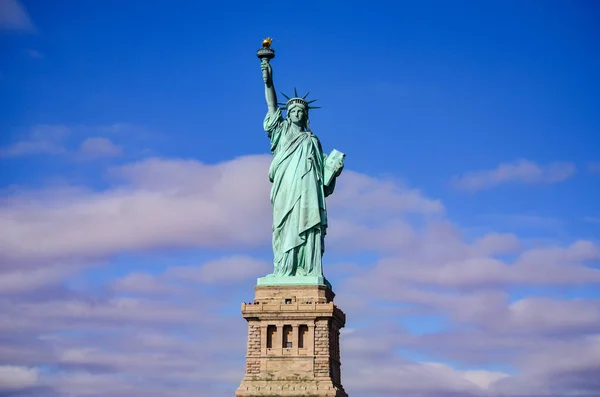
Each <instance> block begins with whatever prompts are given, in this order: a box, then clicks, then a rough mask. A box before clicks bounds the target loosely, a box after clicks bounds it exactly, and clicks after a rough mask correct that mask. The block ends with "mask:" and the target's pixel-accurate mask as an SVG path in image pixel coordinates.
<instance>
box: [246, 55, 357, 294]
mask: <svg viewBox="0 0 600 397" xmlns="http://www.w3.org/2000/svg"><path fill="white" fill-rule="evenodd" d="M261 69H262V72H263V81H264V83H265V97H266V101H267V108H268V112H267V115H266V116H265V120H264V129H265V131H266V132H267V136H268V138H269V139H270V141H271V152H272V153H273V161H272V162H271V167H270V169H269V180H270V181H271V182H272V184H273V185H272V188H271V204H272V206H273V256H274V261H273V262H274V269H273V273H272V274H270V275H268V276H266V277H262V278H259V279H258V281H257V283H258V285H327V286H328V287H329V288H331V285H330V284H329V282H327V280H326V279H325V278H324V276H323V266H322V257H323V253H324V251H325V234H326V231H327V206H326V203H325V197H327V196H329V195H330V194H332V193H333V191H334V190H335V183H336V179H337V177H338V176H339V175H340V173H341V172H342V169H343V168H344V157H345V155H344V154H343V153H341V152H339V151H337V150H334V151H333V152H332V153H331V155H330V156H327V155H326V154H324V153H323V149H322V147H321V142H320V141H319V139H318V138H317V136H316V135H315V134H314V133H313V132H312V130H311V128H310V123H309V118H308V112H309V109H310V107H309V103H310V102H311V101H306V95H305V96H304V97H299V96H298V94H297V91H296V89H294V93H295V98H288V103H287V107H286V110H287V114H286V117H284V115H283V113H282V109H280V108H279V106H278V104H277V94H276V91H275V87H274V84H273V70H272V68H271V65H270V63H269V59H268V58H261Z"/></svg>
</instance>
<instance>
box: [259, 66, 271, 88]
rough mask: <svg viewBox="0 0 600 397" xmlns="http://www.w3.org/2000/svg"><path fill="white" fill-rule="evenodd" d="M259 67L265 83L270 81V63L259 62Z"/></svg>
mask: <svg viewBox="0 0 600 397" xmlns="http://www.w3.org/2000/svg"><path fill="white" fill-rule="evenodd" d="M260 68H261V70H262V75H263V81H264V82H265V84H267V83H269V82H271V81H272V79H273V69H271V64H270V63H269V62H261V64H260Z"/></svg>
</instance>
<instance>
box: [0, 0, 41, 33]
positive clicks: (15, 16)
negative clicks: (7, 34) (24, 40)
mask: <svg viewBox="0 0 600 397" xmlns="http://www.w3.org/2000/svg"><path fill="white" fill-rule="evenodd" d="M0 29H6V30H19V31H24V32H33V31H35V27H34V26H33V23H32V22H31V19H30V18H29V15H28V14H27V10H26V9H25V7H23V5H22V4H21V3H20V2H19V1H18V0H0Z"/></svg>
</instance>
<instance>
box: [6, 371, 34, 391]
mask: <svg viewBox="0 0 600 397" xmlns="http://www.w3.org/2000/svg"><path fill="white" fill-rule="evenodd" d="M37 381H38V370H37V369H35V368H27V367H19V366H14V365H0V392H1V391H2V390H5V391H6V390H16V389H23V388H26V387H30V386H33V385H35V384H36V383H37Z"/></svg>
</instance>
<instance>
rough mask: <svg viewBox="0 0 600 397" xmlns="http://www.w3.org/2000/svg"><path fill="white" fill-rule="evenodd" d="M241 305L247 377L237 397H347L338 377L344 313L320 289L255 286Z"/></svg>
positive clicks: (237, 392)
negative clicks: (250, 298)
mask: <svg viewBox="0 0 600 397" xmlns="http://www.w3.org/2000/svg"><path fill="white" fill-rule="evenodd" d="M255 291H256V296H255V300H254V302H253V303H244V304H242V315H243V317H244V318H245V319H246V320H247V321H248V347H247V352H246V375H245V377H244V380H243V381H242V383H241V385H240V387H239V388H238V389H237V391H236V396H237V397H258V396H261V397H266V396H280V397H284V396H286V397H295V396H306V397H308V396H314V397H316V396H323V397H347V394H346V392H345V391H344V388H343V386H342V384H341V378H340V349H339V334H340V329H341V328H343V327H344V324H345V322H346V316H345V314H344V313H343V312H342V311H341V310H340V309H339V308H338V307H337V306H335V305H334V303H333V298H334V296H335V295H334V294H333V292H332V291H331V290H330V289H328V288H327V287H324V286H317V285H313V286H257V287H255Z"/></svg>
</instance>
